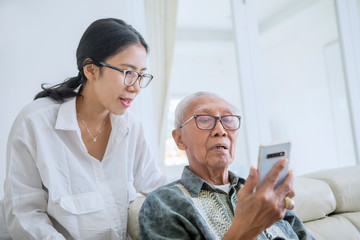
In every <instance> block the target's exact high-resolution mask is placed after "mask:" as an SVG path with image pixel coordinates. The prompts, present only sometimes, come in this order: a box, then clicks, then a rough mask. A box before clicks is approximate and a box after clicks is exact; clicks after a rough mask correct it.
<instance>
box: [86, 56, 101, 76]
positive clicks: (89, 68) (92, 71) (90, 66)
mask: <svg viewBox="0 0 360 240" xmlns="http://www.w3.org/2000/svg"><path fill="white" fill-rule="evenodd" d="M83 71H84V75H85V76H86V79H87V80H89V81H95V80H96V79H97V76H98V72H99V67H97V66H96V65H95V64H94V63H92V60H91V59H90V58H87V59H85V61H84V67H83Z"/></svg>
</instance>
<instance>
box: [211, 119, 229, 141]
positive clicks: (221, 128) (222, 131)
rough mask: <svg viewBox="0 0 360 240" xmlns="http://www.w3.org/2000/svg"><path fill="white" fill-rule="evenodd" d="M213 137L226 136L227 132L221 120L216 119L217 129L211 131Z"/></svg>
mask: <svg viewBox="0 0 360 240" xmlns="http://www.w3.org/2000/svg"><path fill="white" fill-rule="evenodd" d="M211 134H212V136H214V137H215V136H226V135H227V132H226V129H225V128H224V126H223V125H222V123H221V121H220V120H219V119H216V123H215V127H214V129H213V130H212V131H211Z"/></svg>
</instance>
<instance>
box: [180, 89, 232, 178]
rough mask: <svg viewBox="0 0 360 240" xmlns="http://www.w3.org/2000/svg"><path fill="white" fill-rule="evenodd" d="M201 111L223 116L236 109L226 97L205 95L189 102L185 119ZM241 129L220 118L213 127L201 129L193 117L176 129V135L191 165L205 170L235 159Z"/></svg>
mask: <svg viewBox="0 0 360 240" xmlns="http://www.w3.org/2000/svg"><path fill="white" fill-rule="evenodd" d="M199 114H208V115H213V116H217V117H219V116H224V115H232V114H234V113H233V111H232V109H231V107H230V105H229V104H228V103H227V102H226V101H225V100H223V99H221V98H218V97H216V96H212V95H201V96H199V97H196V98H194V99H193V100H192V101H191V102H190V103H189V104H188V111H187V113H186V115H185V116H184V121H186V120H188V119H189V118H191V117H192V116H193V115H199ZM238 132H239V131H238V130H235V131H230V130H226V129H224V128H223V126H222V124H221V123H220V121H217V122H216V126H215V128H214V129H212V130H201V129H199V128H198V127H197V126H196V122H195V119H191V120H190V121H189V122H188V123H186V124H185V125H184V126H183V127H182V128H181V129H176V130H174V132H173V137H174V140H175V142H176V143H177V145H178V147H179V148H180V149H182V150H185V151H186V155H187V157H188V159H189V163H190V167H191V168H193V169H196V170H200V171H201V170H202V169H209V168H213V169H214V168H224V167H228V166H229V165H230V164H231V163H232V161H233V159H234V156H235V146H236V140H237V136H238ZM199 168H200V169H199Z"/></svg>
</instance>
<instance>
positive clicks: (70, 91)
mask: <svg viewBox="0 0 360 240" xmlns="http://www.w3.org/2000/svg"><path fill="white" fill-rule="evenodd" d="M139 43H140V44H142V45H143V46H144V48H145V50H146V52H148V51H149V48H148V45H147V43H146V42H145V40H144V38H143V37H142V36H141V34H140V33H139V32H138V31H136V30H135V29H134V28H133V27H132V26H131V25H129V24H127V23H126V22H124V21H123V20H120V19H115V18H105V19H99V20H97V21H95V22H93V23H92V24H91V25H90V26H89V27H88V28H87V29H86V31H85V33H84V34H83V36H82V38H81V40H80V42H79V46H78V48H77V50H76V60H77V68H78V70H79V74H78V75H77V76H76V77H72V78H69V79H66V80H65V81H64V82H62V83H59V84H57V85H54V86H52V87H49V88H46V87H45V84H42V85H41V88H42V89H43V91H41V92H39V93H38V94H36V96H35V98H34V100H35V99H38V98H43V97H51V98H52V99H54V100H56V101H58V102H64V101H65V99H67V98H71V97H75V96H78V95H80V93H79V92H80V91H79V92H76V91H75V89H77V88H78V87H79V86H80V85H81V84H84V83H86V81H87V79H86V76H85V74H84V72H83V67H84V64H85V60H86V59H88V58H90V59H91V60H92V63H94V64H97V63H98V62H102V61H105V60H106V59H107V58H109V57H111V56H113V55H115V54H117V53H119V52H121V51H122V50H124V49H125V48H126V47H128V46H130V45H134V44H139Z"/></svg>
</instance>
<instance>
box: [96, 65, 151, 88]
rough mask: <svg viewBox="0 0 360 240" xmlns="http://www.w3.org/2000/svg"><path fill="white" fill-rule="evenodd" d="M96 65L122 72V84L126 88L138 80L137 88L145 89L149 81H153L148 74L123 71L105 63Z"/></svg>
mask: <svg viewBox="0 0 360 240" xmlns="http://www.w3.org/2000/svg"><path fill="white" fill-rule="evenodd" d="M96 65H100V66H103V67H108V68H111V69H114V70H116V71H119V72H122V73H124V84H125V85H126V86H129V87H130V86H132V85H134V84H135V82H136V80H138V79H139V86H140V88H146V87H147V86H148V85H149V83H150V82H151V80H152V79H153V75H151V74H148V73H144V74H140V73H138V72H137V71H133V70H124V69H121V68H118V67H115V66H113V65H110V64H108V63H106V62H99V63H98V64H96Z"/></svg>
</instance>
